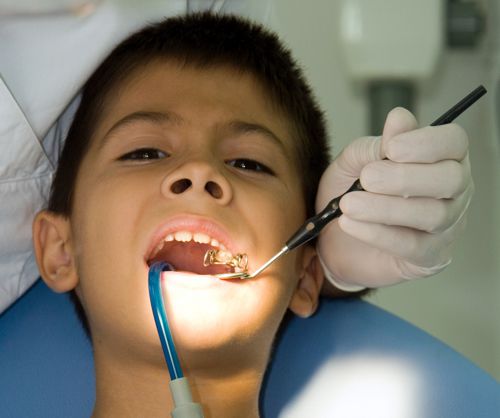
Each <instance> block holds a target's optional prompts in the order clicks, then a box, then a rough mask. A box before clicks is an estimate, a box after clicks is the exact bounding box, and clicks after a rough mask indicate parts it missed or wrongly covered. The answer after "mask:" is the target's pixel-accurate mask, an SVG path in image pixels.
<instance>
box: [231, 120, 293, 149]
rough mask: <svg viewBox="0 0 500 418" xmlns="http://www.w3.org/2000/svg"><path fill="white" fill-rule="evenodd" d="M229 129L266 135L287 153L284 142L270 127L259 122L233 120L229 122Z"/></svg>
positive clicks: (235, 132) (234, 132) (237, 133)
mask: <svg viewBox="0 0 500 418" xmlns="http://www.w3.org/2000/svg"><path fill="white" fill-rule="evenodd" d="M228 127H229V131H230V132H231V133H232V134H236V135H245V134H252V133H255V134H258V135H260V136H263V137H266V138H267V139H270V140H271V141H272V142H274V143H275V144H276V145H278V146H279V147H280V148H281V149H282V150H283V152H284V153H285V154H287V148H286V146H285V144H284V142H283V141H282V140H281V139H280V138H279V137H278V136H277V135H276V134H275V133H274V132H273V131H271V130H270V129H269V128H267V127H266V126H264V125H260V124H258V123H251V122H244V121H241V120H233V121H231V122H229V123H228Z"/></svg>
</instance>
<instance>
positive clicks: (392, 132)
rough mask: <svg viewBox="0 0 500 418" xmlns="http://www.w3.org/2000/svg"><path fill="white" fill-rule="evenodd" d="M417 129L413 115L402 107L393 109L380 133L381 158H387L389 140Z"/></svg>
mask: <svg viewBox="0 0 500 418" xmlns="http://www.w3.org/2000/svg"><path fill="white" fill-rule="evenodd" d="M416 128H417V120H416V119H415V116H413V113H411V112H410V111H409V110H406V109H405V108H403V107H395V108H394V109H392V110H391V111H390V112H389V113H388V114H387V118H386V119H385V124H384V130H383V132H382V144H381V153H382V156H383V157H382V158H387V152H386V150H387V144H388V143H389V141H390V140H391V138H393V137H395V136H396V135H399V134H402V133H404V132H408V131H412V130H413V129H416Z"/></svg>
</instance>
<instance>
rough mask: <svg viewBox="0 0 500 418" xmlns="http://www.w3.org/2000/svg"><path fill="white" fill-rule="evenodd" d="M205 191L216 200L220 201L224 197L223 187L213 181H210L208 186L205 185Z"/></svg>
mask: <svg viewBox="0 0 500 418" xmlns="http://www.w3.org/2000/svg"><path fill="white" fill-rule="evenodd" d="M205 190H206V191H207V192H208V193H210V195H212V197H214V198H215V199H220V198H221V197H222V187H220V186H219V185H218V184H217V183H215V182H213V181H208V182H207V184H205Z"/></svg>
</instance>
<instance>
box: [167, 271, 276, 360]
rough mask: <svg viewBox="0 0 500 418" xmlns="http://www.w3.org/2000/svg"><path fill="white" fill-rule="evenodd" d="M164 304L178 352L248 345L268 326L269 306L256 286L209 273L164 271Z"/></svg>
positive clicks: (207, 350) (218, 349)
mask: <svg viewBox="0 0 500 418" xmlns="http://www.w3.org/2000/svg"><path fill="white" fill-rule="evenodd" d="M163 281H164V282H163V287H164V303H165V309H166V312H167V317H168V322H169V325H170V328H171V331H172V334H173V336H174V340H175V343H176V346H177V348H178V349H179V350H180V351H188V352H191V351H192V352H200V351H205V352H209V351H214V350H216V351H220V350H221V349H224V347H235V346H239V347H242V345H246V344H251V342H252V341H254V340H256V339H259V338H256V337H258V334H260V333H261V332H262V329H263V328H265V327H266V326H267V324H266V321H268V319H269V317H270V313H269V312H268V311H269V309H266V305H272V304H270V303H266V302H265V301H264V300H263V298H262V295H260V294H259V292H256V286H254V285H252V284H251V283H249V282H247V283H244V281H241V280H239V279H238V281H222V280H219V279H216V278H213V277H211V276H199V275H190V274H186V273H173V272H169V273H164V275H163Z"/></svg>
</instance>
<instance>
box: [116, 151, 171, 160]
mask: <svg viewBox="0 0 500 418" xmlns="http://www.w3.org/2000/svg"><path fill="white" fill-rule="evenodd" d="M167 157H168V154H167V153H166V152H163V151H161V150H159V149H156V148H139V149H136V150H134V151H130V152H127V153H126V154H124V155H122V156H121V157H120V158H118V160H119V161H150V160H159V159H162V158H167Z"/></svg>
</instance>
